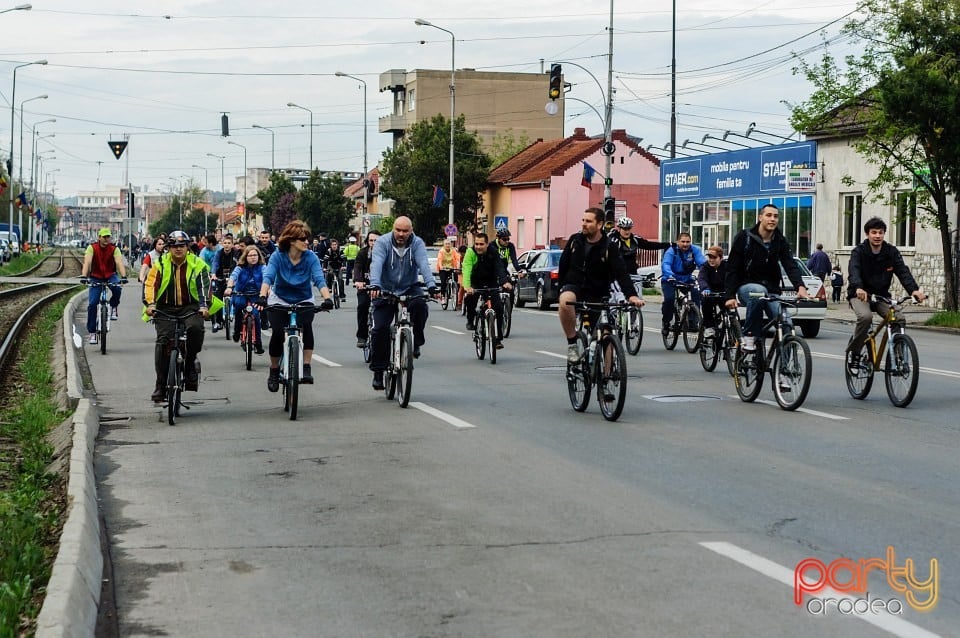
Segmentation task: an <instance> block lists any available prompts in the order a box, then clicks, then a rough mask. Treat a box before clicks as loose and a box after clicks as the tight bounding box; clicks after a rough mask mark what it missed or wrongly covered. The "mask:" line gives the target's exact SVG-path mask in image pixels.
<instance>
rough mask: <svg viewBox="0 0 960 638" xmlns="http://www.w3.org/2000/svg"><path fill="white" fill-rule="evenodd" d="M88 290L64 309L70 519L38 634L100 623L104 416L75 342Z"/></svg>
mask: <svg viewBox="0 0 960 638" xmlns="http://www.w3.org/2000/svg"><path fill="white" fill-rule="evenodd" d="M85 294H86V292H80V293H78V294H77V295H76V296H74V297H73V298H72V299H71V300H70V303H68V304H67V307H66V308H65V309H64V311H63V337H64V344H65V351H66V365H67V371H66V372H67V396H68V397H69V398H70V401H71V402H75V403H76V410H75V411H74V413H73V447H72V449H71V451H70V473H69V477H68V481H67V503H68V505H67V520H66V523H65V524H64V526H63V532H62V534H61V535H60V548H59V550H58V551H57V558H56V560H55V561H54V563H53V570H52V572H51V575H50V582H49V583H47V594H46V597H45V598H44V601H43V607H41V609H40V615H39V616H38V617H37V633H36V635H37V636H38V637H39V638H54V637H64V636H69V637H78V638H79V637H81V636H83V637H89V636H93V635H94V631H95V630H96V625H97V609H98V606H99V603H100V585H101V580H102V578H103V555H102V553H101V551H100V520H99V513H98V509H97V485H96V479H95V476H94V472H93V454H94V447H95V445H96V440H97V434H98V433H99V430H100V420H99V418H98V415H97V411H96V410H95V409H94V407H93V405H92V404H91V403H90V401H89V399H85V398H83V394H82V386H81V384H80V376H79V374H78V372H77V360H76V354H75V351H74V345H73V316H74V314H75V312H76V308H77V304H78V303H79V302H80V300H81V299H82V298H83V296H84V295H85Z"/></svg>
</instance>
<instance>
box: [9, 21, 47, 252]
mask: <svg viewBox="0 0 960 638" xmlns="http://www.w3.org/2000/svg"><path fill="white" fill-rule="evenodd" d="M22 6H24V7H26V6H30V5H22ZM46 63H47V61H46V60H37V61H35V62H27V63H25V64H18V65H17V66H15V67H13V88H12V90H11V91H10V159H9V160H7V174H8V175H9V176H10V181H13V116H14V115H15V114H16V105H17V69H22V68H23V67H25V66H31V65H33V64H40V65H43V64H46ZM11 186H12V184H11ZM20 187H21V188H23V184H20ZM13 200H14V195H13V193H10V218H9V220H8V222H9V224H10V233H11V236H12V234H13ZM20 232H23V231H22V230H21V231H20ZM20 239H21V240H22V239H23V237H21V238H20ZM21 243H23V242H22V241H21Z"/></svg>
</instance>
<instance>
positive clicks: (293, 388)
mask: <svg viewBox="0 0 960 638" xmlns="http://www.w3.org/2000/svg"><path fill="white" fill-rule="evenodd" d="M299 398H300V337H297V336H293V337H290V338H289V339H287V394H286V399H284V403H286V404H288V405H289V408H290V420H291V421H296V420H297V401H298V400H299Z"/></svg>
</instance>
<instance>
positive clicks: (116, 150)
mask: <svg viewBox="0 0 960 638" xmlns="http://www.w3.org/2000/svg"><path fill="white" fill-rule="evenodd" d="M107 145H108V146H109V147H110V150H111V151H113V156H114V157H116V158H117V159H120V156H121V155H123V151H124V150H126V148H127V142H126V140H123V141H120V142H107Z"/></svg>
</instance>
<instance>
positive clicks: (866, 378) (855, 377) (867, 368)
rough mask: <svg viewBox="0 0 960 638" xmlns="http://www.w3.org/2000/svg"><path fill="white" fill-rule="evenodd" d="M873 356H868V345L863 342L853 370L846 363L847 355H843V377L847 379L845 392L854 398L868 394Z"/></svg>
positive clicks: (872, 370) (871, 382) (871, 376)
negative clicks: (857, 361)
mask: <svg viewBox="0 0 960 638" xmlns="http://www.w3.org/2000/svg"><path fill="white" fill-rule="evenodd" d="M874 372H875V370H874V369H873V357H871V356H870V347H869V346H868V345H867V343H866V342H864V344H863V346H861V348H860V363H859V364H858V365H857V367H856V368H855V369H853V370H851V369H850V366H849V365H848V363H847V355H846V353H844V357H843V377H844V379H846V381H847V392H849V393H850V396H852V397H853V398H854V399H859V400H863V399H866V398H867V395H868V394H870V388H872V387H873V374H874Z"/></svg>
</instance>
